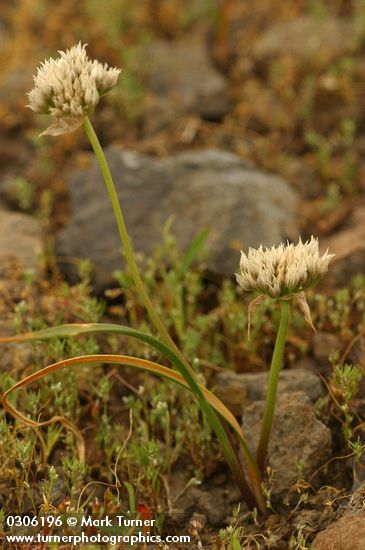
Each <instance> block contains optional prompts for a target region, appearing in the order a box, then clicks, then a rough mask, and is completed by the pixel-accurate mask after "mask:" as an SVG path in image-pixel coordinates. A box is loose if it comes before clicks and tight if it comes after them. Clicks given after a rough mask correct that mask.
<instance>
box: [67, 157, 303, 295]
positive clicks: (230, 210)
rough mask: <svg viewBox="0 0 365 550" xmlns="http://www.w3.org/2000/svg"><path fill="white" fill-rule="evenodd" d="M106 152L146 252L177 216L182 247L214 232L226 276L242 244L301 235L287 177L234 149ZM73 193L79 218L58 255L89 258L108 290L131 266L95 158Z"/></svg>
mask: <svg viewBox="0 0 365 550" xmlns="http://www.w3.org/2000/svg"><path fill="white" fill-rule="evenodd" d="M106 154H107V158H108V162H109V165H110V168H111V172H112V174H113V176H114V178H115V182H116V186H117V188H118V194H119V197H120V200H121V203H122V208H123V211H124V213H125V217H126V224H127V227H128V229H129V233H130V235H131V238H132V241H133V243H134V248H135V250H136V251H138V252H143V253H145V254H147V255H151V254H152V253H153V251H154V249H155V248H156V245H158V244H159V243H160V242H161V233H162V228H163V226H164V224H165V222H166V220H167V219H168V218H169V217H171V216H175V221H174V224H173V232H174V234H175V235H176V237H177V240H178V243H179V246H180V247H181V248H182V249H185V248H186V247H187V246H188V245H189V244H190V243H191V241H192V240H193V238H194V237H195V236H196V235H197V234H198V233H199V232H200V231H202V230H203V229H209V231H210V233H209V239H208V245H209V248H210V256H209V261H208V268H209V269H211V270H212V271H213V272H215V273H218V274H227V273H228V274H233V273H234V272H235V271H236V270H237V267H238V262H239V250H240V248H247V247H248V246H259V245H260V244H264V245H271V244H274V243H278V242H280V241H282V240H283V239H286V238H296V237H297V232H298V230H297V226H296V219H297V216H296V208H297V196H296V194H295V192H294V191H292V190H291V188H290V187H289V186H288V184H287V183H286V182H285V181H283V180H282V179H280V178H278V177H276V176H273V175H271V174H265V173H262V172H260V171H258V170H254V169H252V168H249V167H248V166H247V165H246V164H245V162H244V161H242V160H241V159H240V158H239V157H237V156H235V155H233V154H231V153H227V152H224V151H215V150H208V151H201V152H197V151H194V152H187V153H181V154H178V155H175V156H172V157H169V158H166V159H157V158H153V157H149V156H145V155H141V154H138V153H136V152H131V151H125V152H122V151H119V150H117V149H116V148H114V147H110V148H108V149H107V151H106ZM70 193H71V220H70V223H69V224H68V225H67V226H66V227H65V228H64V230H63V231H62V232H61V233H60V234H59V236H58V238H57V241H56V254H57V256H68V257H70V256H71V257H76V258H89V259H90V260H91V261H92V262H93V263H94V265H95V268H96V269H95V279H94V284H95V287H96V289H97V290H99V291H100V290H102V289H104V288H105V287H106V286H108V285H111V284H113V279H112V273H113V271H114V270H116V269H121V268H123V267H124V263H123V261H122V258H121V245H120V242H119V236H118V232H117V229H116V224H115V221H114V217H113V212H112V208H111V205H110V203H109V198H108V195H107V192H106V189H105V186H104V183H103V179H102V176H101V173H100V169H99V166H98V165H97V163H96V161H95V160H94V161H93V162H92V164H91V165H90V167H89V168H87V169H83V170H81V171H79V172H77V173H76V174H75V175H74V176H73V178H72V180H71V182H70ZM64 265H66V264H64ZM68 265H69V264H68ZM61 266H62V262H61ZM66 274H68V276H70V277H71V278H72V277H73V276H74V275H73V274H72V272H70V271H66Z"/></svg>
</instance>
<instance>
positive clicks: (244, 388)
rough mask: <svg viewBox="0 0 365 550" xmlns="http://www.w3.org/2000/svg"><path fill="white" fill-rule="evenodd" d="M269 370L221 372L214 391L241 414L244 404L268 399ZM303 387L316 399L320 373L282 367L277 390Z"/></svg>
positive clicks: (294, 390) (290, 390) (289, 391)
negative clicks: (252, 372)
mask: <svg viewBox="0 0 365 550" xmlns="http://www.w3.org/2000/svg"><path fill="white" fill-rule="evenodd" d="M267 378H268V373H267V372H262V373H255V374H237V373H235V372H232V371H223V372H220V373H219V374H218V375H217V376H216V378H215V386H216V390H215V394H216V395H217V396H218V397H219V398H220V399H221V400H222V401H223V402H224V403H225V404H226V405H227V407H228V408H229V409H230V410H231V411H232V412H233V414H235V415H236V416H240V415H242V413H243V407H244V406H246V405H248V404H250V403H252V402H253V401H261V400H263V399H265V396H266V390H267ZM297 391H303V392H304V393H306V394H307V396H308V397H309V398H310V400H311V401H312V402H313V403H314V402H315V401H316V400H317V399H318V398H319V397H320V396H321V394H322V387H321V381H320V379H319V377H318V376H316V375H315V374H312V373H311V372H308V371H305V370H302V369H291V370H283V371H281V373H280V378H279V386H278V392H279V394H282V393H292V392H297Z"/></svg>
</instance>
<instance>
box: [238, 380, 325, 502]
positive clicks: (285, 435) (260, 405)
mask: <svg viewBox="0 0 365 550" xmlns="http://www.w3.org/2000/svg"><path fill="white" fill-rule="evenodd" d="M263 412H264V401H256V402H254V403H253V404H252V405H250V406H249V407H247V408H246V409H245V411H244V415H243V419H242V430H243V433H244V435H245V438H246V440H247V442H248V444H249V447H250V448H251V449H256V448H257V445H258V440H259V435H260V429H261V422H262V416H263ZM330 456H331V432H330V430H329V429H328V428H327V427H326V426H325V425H324V424H322V422H320V421H319V420H318V419H317V418H316V416H315V414H314V411H313V408H312V405H311V404H310V401H309V398H308V396H307V395H306V394H305V393H304V392H300V391H299V392H295V393H284V394H281V395H279V396H278V400H277V403H276V409H275V416H274V421H273V426H272V432H271V438H270V443H269V451H268V464H269V466H270V467H271V469H272V471H273V482H272V486H271V496H272V498H273V500H274V501H275V500H276V501H278V502H282V501H283V500H284V497H287V496H288V493H289V491H290V489H291V488H292V487H293V486H294V485H295V483H296V482H297V481H298V479H300V478H304V479H306V480H308V479H309V477H310V476H311V475H312V474H314V473H315V472H316V471H317V470H318V469H319V468H320V467H321V466H323V465H324V464H325V463H326V462H327V461H328V460H329V458H330ZM298 466H300V470H301V471H300V472H299V470H298ZM315 482H316V478H314V479H311V484H312V485H313V484H315Z"/></svg>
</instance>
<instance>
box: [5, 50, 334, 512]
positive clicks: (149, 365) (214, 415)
mask: <svg viewBox="0 0 365 550" xmlns="http://www.w3.org/2000/svg"><path fill="white" fill-rule="evenodd" d="M119 74H120V69H118V68H109V67H108V66H107V65H106V64H101V63H99V62H98V61H95V60H90V59H89V58H88V56H87V53H86V49H85V46H84V45H81V43H79V44H77V45H76V46H74V47H72V48H71V49H70V50H67V51H66V52H60V57H59V58H58V59H56V60H54V59H50V60H48V61H45V62H44V63H43V64H42V65H41V67H40V68H39V69H38V73H37V75H36V76H35V77H34V88H33V90H32V91H31V92H30V93H29V94H28V95H29V107H30V108H31V109H33V110H34V111H35V112H37V113H39V114H48V115H51V116H52V117H53V118H54V123H53V124H52V125H51V126H49V127H48V128H47V129H46V130H45V131H44V132H43V134H42V135H52V136H58V135H61V134H64V133H67V132H71V131H74V130H76V129H77V128H79V127H81V126H83V127H84V130H85V132H86V135H87V136H88V138H89V141H90V143H91V146H92V148H93V150H94V152H95V155H96V158H97V160H98V163H99V165H100V169H101V172H102V175H103V178H104V182H105V185H106V188H107V191H108V193H109V197H110V200H111V204H112V206H113V210H114V215H115V219H116V223H117V226H118V230H119V234H120V238H121V241H122V244H123V248H124V254H125V258H126V261H127V264H128V268H129V271H130V274H131V276H132V278H133V281H134V284H135V286H136V289H137V290H138V292H139V294H140V296H141V299H142V301H143V303H144V305H145V307H146V310H147V311H148V314H149V316H150V319H151V321H152V323H153V324H154V326H155V328H156V330H157V332H158V333H159V336H160V340H159V339H157V338H155V337H154V336H152V335H150V334H146V333H143V332H140V331H137V330H134V329H132V328H130V327H125V326H121V325H116V324H106V323H94V324H72V325H61V326H58V327H54V328H49V329H45V330H41V331H38V332H34V333H27V334H23V335H17V336H13V337H7V338H1V339H0V342H17V341H18V342H19V341H29V340H48V339H50V338H53V337H69V336H77V335H80V334H84V333H91V332H104V333H106V332H115V333H119V334H123V335H126V336H128V337H131V338H136V339H138V340H139V341H142V342H144V343H147V344H148V345H150V346H151V347H152V348H154V349H155V350H157V351H158V352H159V353H161V354H162V355H163V356H165V358H166V359H168V360H169V361H170V362H171V363H172V365H173V366H174V367H175V368H176V369H177V370H178V371H179V373H177V372H175V371H174V370H172V369H170V368H167V367H163V366H161V365H158V364H156V363H153V362H152V361H148V360H145V359H139V358H136V357H129V356H125V355H90V356H82V357H74V358H72V359H66V360H63V361H59V362H58V363H55V364H53V365H50V366H48V367H45V368H43V369H41V370H40V371H38V372H36V373H34V374H32V375H30V376H28V377H27V378H24V379H23V380H21V381H20V382H18V383H17V384H15V385H14V386H13V387H12V388H10V389H9V390H8V391H7V392H6V393H5V394H4V395H3V397H2V403H3V405H4V407H5V409H6V410H7V411H8V412H9V413H11V414H12V415H13V416H15V417H16V418H18V420H20V421H21V422H23V423H26V424H28V425H32V426H35V427H38V426H41V425H47V424H50V423H52V422H56V421H58V422H59V421H61V422H62V423H63V424H64V425H65V426H66V427H67V428H68V429H71V430H72V431H73V433H74V434H75V435H76V437H77V438H78V443H79V444H78V449H79V455H80V457H81V458H82V459H83V458H84V447H83V439H82V437H81V434H80V433H79V432H78V430H77V428H76V427H75V426H73V425H72V424H71V422H70V421H69V420H67V419H65V418H63V417H53V418H51V419H50V420H46V421H44V422H35V421H32V420H30V419H28V418H26V417H25V416H23V415H22V414H21V413H20V412H19V411H17V410H16V409H14V408H13V407H12V405H10V404H9V401H8V397H9V395H10V394H11V393H12V392H13V391H14V390H16V389H17V388H20V387H24V386H26V385H27V384H30V383H32V382H34V381H35V380H37V379H39V378H41V377H43V376H45V375H47V374H49V373H51V372H54V371H56V370H59V369H61V368H65V367H71V366H77V365H80V364H97V363H110V364H121V365H127V366H133V367H135V368H138V369H142V370H145V371H147V372H150V373H152V374H155V375H158V376H161V377H163V378H165V379H167V380H170V381H173V382H175V383H177V384H179V385H180V386H182V387H185V388H188V389H189V390H190V391H191V392H192V393H193V394H194V395H195V397H196V399H197V400H198V403H199V405H200V407H201V409H202V411H203V412H204V413H205V414H206V415H207V417H208V419H209V421H210V423H211V425H212V427H213V429H214V431H215V433H216V435H217V438H218V441H219V443H220V446H221V449H222V452H223V453H224V456H225V458H226V460H227V463H228V465H229V467H230V468H231V470H232V473H233V475H234V476H235V479H236V481H237V484H238V486H239V488H240V490H241V493H242V497H243V499H244V500H245V501H246V502H247V504H248V505H249V506H250V507H251V508H253V507H258V509H259V510H260V511H261V512H262V513H264V512H265V499H264V496H263V490H262V481H263V473H264V469H265V462H266V453H267V445H268V440H269V435H270V429H271V424H272V418H273V413H274V407H275V399H276V388H277V382H278V376H279V371H280V368H281V364H282V357H283V350H284V345H285V337H286V332H287V326H288V320H289V303H290V301H291V300H292V299H296V300H297V301H298V303H299V305H300V307H301V308H302V310H303V312H304V315H305V318H306V320H307V321H308V322H309V321H310V314H309V308H308V305H307V302H306V299H305V294H304V292H305V290H306V289H307V288H310V287H312V286H314V285H315V284H317V283H318V281H319V280H320V278H321V277H322V276H323V275H324V274H325V273H326V271H327V267H328V263H329V261H330V259H331V257H332V256H331V255H329V254H328V253H326V254H324V255H323V256H320V255H319V251H318V242H317V241H316V240H315V239H313V238H312V239H311V241H310V242H307V243H302V242H301V241H300V242H299V244H298V245H296V246H294V245H291V244H288V245H280V246H279V247H277V248H276V247H272V248H270V249H263V248H262V247H260V248H259V249H258V250H253V249H250V251H249V253H248V255H247V256H246V255H245V254H243V253H242V257H241V265H240V267H241V272H240V274H238V275H237V280H238V282H239V284H240V285H241V286H242V287H243V288H244V290H247V291H258V292H259V293H260V295H259V296H258V298H256V299H255V300H254V301H253V302H252V304H251V307H250V314H251V313H252V311H253V309H254V307H255V306H256V305H257V304H258V303H259V302H261V301H262V300H263V299H264V298H265V297H266V296H269V297H270V298H272V299H274V300H278V301H279V302H280V305H281V321H280V327H279V331H278V335H277V339H276V344H275V349H274V355H273V360H272V365H271V371H270V377H269V386H268V396H267V403H266V408H265V414H264V420H263V425H262V433H261V438H260V444H259V449H258V454H257V460H255V459H254V457H253V454H252V453H251V450H250V449H249V447H248V446H247V443H246V441H245V438H244V436H243V434H242V430H241V428H240V426H239V424H238V422H237V420H236V418H235V417H234V416H233V414H232V413H231V412H230V411H229V410H228V409H227V407H225V405H224V404H223V403H222V402H221V401H220V400H219V399H218V398H217V397H216V396H215V395H214V394H212V393H211V392H210V391H209V390H207V389H206V388H205V387H204V386H202V385H201V383H200V382H199V379H198V377H197V375H196V373H195V371H194V370H193V368H192V367H191V365H190V364H189V362H188V361H187V359H186V358H185V356H184V354H183V353H182V352H181V351H180V350H179V349H178V348H177V347H176V345H175V343H174V342H173V340H172V338H171V337H170V335H169V333H168V331H167V330H166V328H165V325H164V323H163V321H162V319H161V318H160V316H159V315H158V313H157V312H156V310H155V308H154V306H153V304H152V302H151V300H150V297H149V296H148V294H147V292H146V290H145V286H144V284H143V281H142V279H141V276H140V274H139V271H138V268H137V264H136V261H135V257H134V252H133V247H132V245H131V242H130V240H129V236H128V233H127V228H126V225H125V222H124V217H123V213H122V209H121V206H120V203H119V199H118V195H117V192H116V189H115V186H114V182H113V179H112V176H111V173H110V170H109V167H108V164H107V161H106V158H105V156H104V153H103V150H102V148H101V145H100V143H99V140H98V138H97V136H96V134H95V132H94V129H93V127H92V124H91V122H90V119H89V116H90V115H91V114H92V113H93V110H94V108H95V106H96V105H97V103H98V102H99V99H100V97H101V96H102V95H103V94H105V93H106V92H107V91H108V90H110V89H111V88H112V87H113V86H115V85H116V83H117V80H118V77H119ZM228 427H230V428H231V429H233V431H234V433H235V435H236V437H237V438H238V441H239V443H240V447H241V449H242V451H243V454H244V457H245V460H246V463H247V472H248V475H249V482H248V481H247V479H246V477H245V474H244V469H243V466H242V463H241V460H240V458H239V452H238V451H237V449H236V446H235V445H234V444H232V440H231V435H230V433H229V431H228Z"/></svg>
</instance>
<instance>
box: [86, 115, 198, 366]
mask: <svg viewBox="0 0 365 550" xmlns="http://www.w3.org/2000/svg"><path fill="white" fill-rule="evenodd" d="M84 128H85V131H86V134H87V137H88V138H89V140H90V143H91V145H92V148H93V149H94V152H95V155H96V158H97V160H98V162H99V166H100V169H101V171H102V174H103V177H104V181H105V185H106V188H107V190H108V193H109V197H110V201H111V204H112V207H113V210H114V215H115V219H116V222H117V225H118V230H119V235H120V238H121V241H122V244H123V248H124V254H125V258H126V261H127V264H128V267H129V270H130V273H131V276H132V279H133V282H134V284H135V285H136V288H137V290H138V292H139V294H140V296H141V298H142V301H143V304H144V306H145V308H146V309H147V311H148V314H149V316H150V319H151V321H152V323H153V324H154V326H155V328H156V329H157V331H158V333H159V334H160V336H161V338H162V340H163V342H164V343H165V344H166V345H167V346H168V347H169V348H170V349H172V350H173V351H174V352H175V353H176V354H177V355H178V356H179V357H180V359H181V360H182V361H183V362H184V364H185V366H186V367H187V368H188V369H189V370H190V371H191V372H192V373H193V374H194V376H195V373H194V371H193V369H192V368H191V366H190V365H189V363H188V361H187V360H186V358H185V356H184V355H183V354H182V353H181V351H180V350H179V348H178V347H177V346H176V344H175V342H174V341H173V340H172V338H171V336H170V335H169V333H168V331H167V329H166V327H165V325H164V323H163V321H162V320H161V318H160V317H159V315H158V314H157V312H156V310H155V308H154V307H153V304H152V302H151V300H150V298H149V296H148V294H147V292H146V289H145V286H144V284H143V281H142V279H141V276H140V274H139V271H138V267H137V264H136V261H135V259H134V254H133V248H132V244H131V242H130V240H129V237H128V232H127V228H126V225H125V221H124V216H123V213H122V209H121V207H120V204H119V198H118V194H117V191H116V189H115V185H114V182H113V178H112V175H111V173H110V169H109V166H108V163H107V161H106V158H105V155H104V151H103V149H102V147H101V145H100V142H99V140H98V137H97V135H96V133H95V131H94V128H93V126H92V124H91V122H90V119H89V118H88V117H85V119H84Z"/></svg>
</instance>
